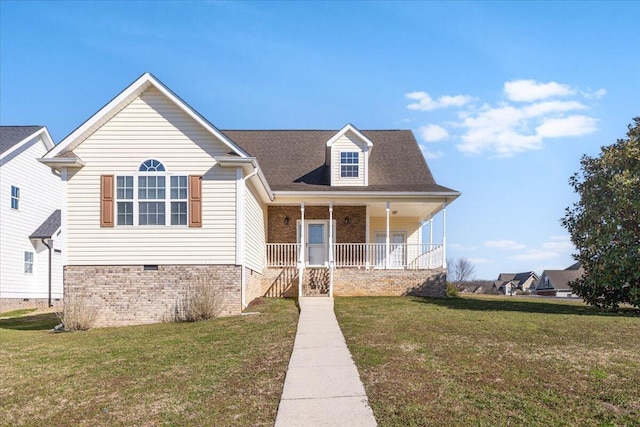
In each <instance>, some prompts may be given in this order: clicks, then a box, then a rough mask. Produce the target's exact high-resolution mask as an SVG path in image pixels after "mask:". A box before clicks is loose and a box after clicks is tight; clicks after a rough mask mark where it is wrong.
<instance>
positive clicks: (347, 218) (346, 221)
mask: <svg viewBox="0 0 640 427" xmlns="http://www.w3.org/2000/svg"><path fill="white" fill-rule="evenodd" d="M344 223H345V225H346V224H349V217H348V216H345V217H344Z"/></svg>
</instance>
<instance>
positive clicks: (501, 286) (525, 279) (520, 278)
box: [493, 271, 539, 295]
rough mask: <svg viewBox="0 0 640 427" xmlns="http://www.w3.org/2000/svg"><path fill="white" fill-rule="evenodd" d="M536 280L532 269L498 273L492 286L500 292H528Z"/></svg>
mask: <svg viewBox="0 0 640 427" xmlns="http://www.w3.org/2000/svg"><path fill="white" fill-rule="evenodd" d="M538 280H539V277H538V275H537V274H536V273H535V272H533V271H525V272H523V273H500V275H499V276H498V280H496V281H494V282H493V288H494V290H496V291H498V292H500V293H501V294H504V295H514V294H515V293H516V291H523V292H530V291H531V290H532V289H531V288H532V287H535V284H536V283H537V282H538Z"/></svg>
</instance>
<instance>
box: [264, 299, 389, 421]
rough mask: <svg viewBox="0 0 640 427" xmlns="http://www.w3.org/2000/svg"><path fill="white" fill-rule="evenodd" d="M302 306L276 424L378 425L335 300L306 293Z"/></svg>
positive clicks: (301, 302) (300, 302)
mask: <svg viewBox="0 0 640 427" xmlns="http://www.w3.org/2000/svg"><path fill="white" fill-rule="evenodd" d="M299 304H300V319H299V320H298V332H297V333H296V340H295V343H294V345H293V353H292V354H291V360H290V361H289V368H288V369H287V376H286V378H285V381H284V390H283V392H282V398H281V400H280V406H279V407H278V415H277V417H276V423H275V426H276V427H292V426H332V427H339V426H350V427H358V426H375V425H377V424H376V420H375V418H374V417H373V411H372V410H371V408H370V407H369V403H368V400H367V394H366V393H365V391H364V387H363V385H362V381H360V376H359V375H358V370H357V368H356V365H355V364H354V363H353V359H352V358H351V353H349V349H348V348H347V344H346V342H345V340H344V336H343V335H342V331H341V330H340V326H338V321H337V319H336V315H335V313H334V312H333V298H326V297H303V298H300V299H299Z"/></svg>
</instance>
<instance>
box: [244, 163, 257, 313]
mask: <svg viewBox="0 0 640 427" xmlns="http://www.w3.org/2000/svg"><path fill="white" fill-rule="evenodd" d="M257 174H258V169H257V168H256V169H254V170H253V172H251V173H250V174H249V175H247V176H245V177H244V178H242V184H241V185H242V205H243V208H242V258H241V260H240V261H241V263H240V302H241V304H242V310H244V309H245V308H247V302H246V301H245V299H246V295H245V294H246V291H245V287H246V285H247V277H246V273H245V271H244V254H245V236H246V233H245V231H246V230H245V226H246V222H245V217H246V213H245V209H244V192H245V188H246V182H247V180H248V179H249V178H253V177H254V176H256V175H257Z"/></svg>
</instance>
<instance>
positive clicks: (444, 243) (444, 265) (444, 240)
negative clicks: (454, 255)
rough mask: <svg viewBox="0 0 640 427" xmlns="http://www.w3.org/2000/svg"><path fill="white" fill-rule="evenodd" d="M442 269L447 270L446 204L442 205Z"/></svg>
mask: <svg viewBox="0 0 640 427" xmlns="http://www.w3.org/2000/svg"><path fill="white" fill-rule="evenodd" d="M442 268H447V202H444V203H443V204H442Z"/></svg>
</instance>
